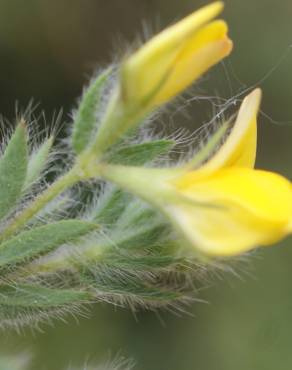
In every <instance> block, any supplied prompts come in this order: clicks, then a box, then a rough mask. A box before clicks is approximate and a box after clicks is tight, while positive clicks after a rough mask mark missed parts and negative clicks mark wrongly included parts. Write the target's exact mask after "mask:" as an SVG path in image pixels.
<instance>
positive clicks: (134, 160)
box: [109, 139, 175, 166]
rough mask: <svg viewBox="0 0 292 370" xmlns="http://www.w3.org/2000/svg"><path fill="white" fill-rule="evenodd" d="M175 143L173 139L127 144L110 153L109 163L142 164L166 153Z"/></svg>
mask: <svg viewBox="0 0 292 370" xmlns="http://www.w3.org/2000/svg"><path fill="white" fill-rule="evenodd" d="M174 145H175V142H174V141H173V140H165V139H161V140H155V141H149V142H145V143H141V144H135V145H129V146H127V147H124V148H122V149H119V150H117V151H115V152H113V153H111V157H110V159H109V162H110V163H113V164H123V165H131V166H142V165H143V164H145V163H148V162H151V161H153V160H154V159H156V158H157V157H159V156H160V155H162V154H166V153H167V152H169V151H170V149H171V148H172V147H173V146H174Z"/></svg>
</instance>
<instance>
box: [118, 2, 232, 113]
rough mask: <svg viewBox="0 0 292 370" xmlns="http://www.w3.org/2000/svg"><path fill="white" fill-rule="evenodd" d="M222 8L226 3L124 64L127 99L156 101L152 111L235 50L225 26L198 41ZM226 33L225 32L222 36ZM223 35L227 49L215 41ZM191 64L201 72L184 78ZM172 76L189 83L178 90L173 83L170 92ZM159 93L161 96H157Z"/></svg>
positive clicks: (177, 28)
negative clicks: (205, 26)
mask: <svg viewBox="0 0 292 370" xmlns="http://www.w3.org/2000/svg"><path fill="white" fill-rule="evenodd" d="M222 8H223V3H222V2H220V1H219V2H215V3H213V4H211V5H208V6H206V7H203V8H201V9H200V10H198V11H196V12H194V13H193V14H191V15H189V16H188V17H186V18H184V19H183V20H181V21H180V22H178V23H176V24H174V25H173V26H171V27H169V28H167V29H165V30H164V31H162V32H161V33H159V34H158V35H157V36H155V37H153V38H152V39H151V40H150V41H148V42H147V43H146V44H145V45H144V46H143V47H142V48H141V49H139V50H138V51H137V52H136V53H134V54H133V55H132V56H130V57H129V58H128V59H127V60H126V61H125V62H124V64H123V66H122V70H121V87H122V96H123V98H124V99H125V100H128V101H135V100H138V101H140V102H141V101H143V100H144V101H148V100H149V99H150V98H152V97H153V99H152V101H151V107H153V106H155V105H159V104H161V103H163V102H164V101H165V100H167V99H168V98H169V97H172V96H174V95H176V94H177V93H179V92H180V91H181V90H183V89H184V88H186V87H187V86H188V85H189V84H190V83H191V82H192V81H193V80H194V79H195V78H197V77H198V75H200V74H201V73H203V72H204V71H205V70H206V69H207V68H209V67H210V66H211V65H213V64H214V63H216V62H217V61H218V60H220V59H222V57H223V56H225V55H226V54H227V53H228V52H229V50H230V48H231V44H230V42H227V41H226V40H227V37H226V32H227V30H226V27H222V25H221V26H218V27H217V28H218V30H215V29H210V30H209V32H210V35H207V34H206V33H205V34H204V35H205V38H204V37H203V35H202V36H201V37H199V38H198V40H196V34H197V33H200V30H201V28H203V26H204V25H205V24H207V23H208V22H209V21H210V20H212V19H213V18H214V17H216V16H217V15H218V14H219V13H220V12H221V10H222ZM214 28H215V27H214ZM219 28H220V30H219ZM223 29H224V32H222V30H223ZM219 35H220V39H221V40H222V41H223V40H224V43H223V44H224V45H223V44H222V43H219V45H217V43H216V42H215V41H214V36H216V37H215V39H216V41H219ZM212 39H213V40H212ZM212 41H213V42H214V45H213V47H214V52H213V53H214V54H215V55H213V53H212V48H211V46H212V45H209V44H211V43H212ZM192 47H194V52H193V53H191V48H192ZM206 47H207V48H208V47H209V50H205V51H203V50H202V53H201V55H200V53H199V52H198V49H199V48H202V49H204V48H206ZM195 55H196V58H202V60H201V61H196V62H194V58H195ZM220 56H221V57H220ZM186 57H190V58H191V60H193V62H192V63H190V64H189V66H188V70H187V71H186V70H182V66H183V64H182V63H181V61H182V60H185V58H186ZM209 59H210V60H209ZM176 63H178V68H179V71H180V72H177V73H176ZM191 64H193V66H194V68H196V67H197V68H198V71H196V70H192V71H191V75H190V76H189V77H188V78H186V77H185V76H183V75H186V74H188V73H190V68H191ZM172 74H174V75H176V77H178V78H179V80H181V81H183V80H184V79H185V81H184V83H182V82H180V83H178V84H177V87H175V86H174V85H173V83H172V84H171V85H168V87H167V89H171V88H172V86H173V88H172V90H170V91H169V92H166V91H165V86H164V85H165V82H166V81H167V80H168V78H169V77H170V76H171V75H172ZM160 89H161V90H163V92H162V91H160ZM158 92H159V94H157V93H158ZM156 94H157V95H156Z"/></svg>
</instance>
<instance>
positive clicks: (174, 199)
mask: <svg viewBox="0 0 292 370" xmlns="http://www.w3.org/2000/svg"><path fill="white" fill-rule="evenodd" d="M260 99H261V91H260V90H259V89H256V90H254V91H253V92H252V93H251V94H250V95H248V96H247V97H246V98H245V99H244V101H243V103H242V105H241V108H240V110H239V113H238V116H237V119H236V121H235V124H234V126H233V129H232V131H231V133H230V135H229V136H228V138H227V140H226V142H225V143H224V144H223V145H222V147H221V148H220V149H219V151H218V152H217V153H216V154H215V155H214V156H213V157H212V158H211V159H210V160H209V161H208V162H207V163H205V164H204V165H202V166H201V167H199V168H197V169H188V167H185V168H178V169H170V170H164V171H163V170H162V169H147V168H144V169H143V168H140V169H139V168H133V167H132V168H127V167H123V168H120V169H117V168H115V169H114V168H112V169H110V168H109V169H107V170H108V174H107V177H108V178H111V179H112V180H114V181H116V182H117V183H119V184H120V185H122V186H124V187H126V188H128V189H129V190H131V191H134V192H136V194H137V195H140V196H141V197H143V198H144V199H145V200H147V201H148V202H150V203H152V204H153V205H155V206H157V207H159V208H160V209H161V210H162V211H163V213H164V214H165V215H166V216H167V217H168V218H169V219H170V220H171V221H172V223H173V225H174V226H175V228H176V229H177V230H178V231H179V233H180V235H182V236H183V238H184V239H185V240H186V241H187V242H188V244H189V245H190V246H191V247H192V248H195V249H196V250H197V251H199V252H201V253H203V254H207V255H213V256H231V255H237V254H240V253H243V252H246V251H248V250H250V249H253V248H255V247H257V246H264V245H269V244H272V243H275V242H276V241H278V240H280V239H282V238H283V237H285V236H286V235H288V234H289V233H292V186H291V183H290V182H289V181H288V180H287V179H285V178H284V177H282V176H280V175H278V174H276V173H273V172H268V171H262V170H255V169H254V168H253V167H254V162H255V156H256V133H257V123H256V116H257V112H258V109H259V104H260Z"/></svg>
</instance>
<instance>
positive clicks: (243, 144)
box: [197, 89, 262, 177]
mask: <svg viewBox="0 0 292 370" xmlns="http://www.w3.org/2000/svg"><path fill="white" fill-rule="evenodd" d="M261 95H262V94H261V90H260V89H255V90H254V91H253V92H252V93H251V94H249V95H248V96H247V97H245V99H244V100H243V102H242V104H241V107H240V109H239V112H238V115H237V118H236V121H235V124H234V126H233V129H232V131H231V133H230V135H229V136H228V138H227V140H226V141H225V143H224V144H223V145H222V147H221V148H220V149H219V151H218V152H217V153H216V154H215V155H214V156H213V157H212V158H211V159H210V160H209V161H208V162H207V163H206V164H204V165H203V166H201V167H200V168H199V169H198V170H197V177H201V176H205V175H206V174H210V173H212V172H214V171H216V170H218V169H220V168H224V167H231V166H241V167H249V168H252V167H254V164H255V159H256V147H257V114H258V110H259V106H260V101H261Z"/></svg>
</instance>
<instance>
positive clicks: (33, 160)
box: [24, 137, 53, 188]
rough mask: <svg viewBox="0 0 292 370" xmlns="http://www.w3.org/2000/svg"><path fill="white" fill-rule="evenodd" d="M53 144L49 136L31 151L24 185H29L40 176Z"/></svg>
mask: <svg viewBox="0 0 292 370" xmlns="http://www.w3.org/2000/svg"><path fill="white" fill-rule="evenodd" d="M52 144H53V138H52V137H50V138H49V139H47V140H46V141H44V143H43V144H42V145H41V146H40V147H39V148H38V149H37V150H36V151H35V152H34V153H32V155H31V157H30V159H29V162H28V168H27V174H26V178H25V184H24V187H25V188H27V187H29V186H30V185H31V184H32V183H33V182H35V181H36V180H37V179H38V177H39V176H40V174H41V172H42V171H43V170H44V168H45V166H46V164H47V160H48V156H49V153H50V150H51V147H52Z"/></svg>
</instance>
